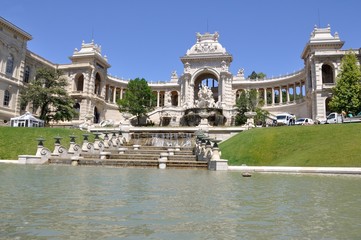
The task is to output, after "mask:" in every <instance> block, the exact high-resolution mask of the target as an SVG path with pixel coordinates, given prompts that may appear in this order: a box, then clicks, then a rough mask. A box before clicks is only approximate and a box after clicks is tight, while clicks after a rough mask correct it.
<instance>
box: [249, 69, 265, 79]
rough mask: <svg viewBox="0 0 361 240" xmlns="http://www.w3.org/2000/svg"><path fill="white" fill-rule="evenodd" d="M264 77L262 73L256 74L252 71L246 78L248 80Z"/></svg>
mask: <svg viewBox="0 0 361 240" xmlns="http://www.w3.org/2000/svg"><path fill="white" fill-rule="evenodd" d="M265 77H266V74H264V73H263V72H259V73H256V72H255V71H252V73H251V75H249V76H248V78H249V79H263V78H265Z"/></svg>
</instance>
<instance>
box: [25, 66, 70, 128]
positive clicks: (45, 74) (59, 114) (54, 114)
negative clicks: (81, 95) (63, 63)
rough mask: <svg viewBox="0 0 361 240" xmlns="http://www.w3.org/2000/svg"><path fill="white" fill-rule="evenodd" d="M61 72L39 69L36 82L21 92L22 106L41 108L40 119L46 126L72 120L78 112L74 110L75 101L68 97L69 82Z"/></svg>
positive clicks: (32, 82)
mask: <svg viewBox="0 0 361 240" xmlns="http://www.w3.org/2000/svg"><path fill="white" fill-rule="evenodd" d="M61 75H62V73H61V71H59V70H51V69H47V68H39V69H37V71H36V77H35V80H33V81H31V82H30V83H29V84H27V85H26V86H25V87H24V88H23V89H21V91H20V99H21V105H26V104H27V103H32V104H33V106H34V107H39V108H40V117H39V118H40V119H42V120H44V121H45V123H46V124H48V123H49V122H50V121H56V122H58V121H65V120H68V121H70V120H72V119H73V117H74V116H76V114H77V112H76V111H75V110H74V109H73V105H74V101H73V99H71V97H70V96H69V95H68V92H67V90H66V87H67V86H68V82H67V80H66V79H65V78H64V77H62V76H61Z"/></svg>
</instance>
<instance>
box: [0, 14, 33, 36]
mask: <svg viewBox="0 0 361 240" xmlns="http://www.w3.org/2000/svg"><path fill="white" fill-rule="evenodd" d="M0 24H2V25H4V26H6V27H8V28H9V29H11V30H13V31H14V32H16V33H17V34H19V35H21V36H23V37H24V38H25V39H26V40H31V39H33V37H32V36H31V35H30V33H27V32H26V31H24V30H22V29H21V28H19V27H18V26H16V25H14V24H13V23H11V22H9V21H8V20H6V19H5V18H3V17H0Z"/></svg>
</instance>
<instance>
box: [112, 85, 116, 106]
mask: <svg viewBox="0 0 361 240" xmlns="http://www.w3.org/2000/svg"><path fill="white" fill-rule="evenodd" d="M116 97H117V88H116V87H115V86H114V87H113V103H115V102H116V100H115V98H116Z"/></svg>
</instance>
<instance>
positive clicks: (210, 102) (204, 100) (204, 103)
mask: <svg viewBox="0 0 361 240" xmlns="http://www.w3.org/2000/svg"><path fill="white" fill-rule="evenodd" d="M214 105H215V103H214V98H213V92H212V90H211V89H209V88H208V87H207V86H206V85H202V87H201V88H200V89H199V91H198V100H196V106H197V107H199V108H208V107H214Z"/></svg>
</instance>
